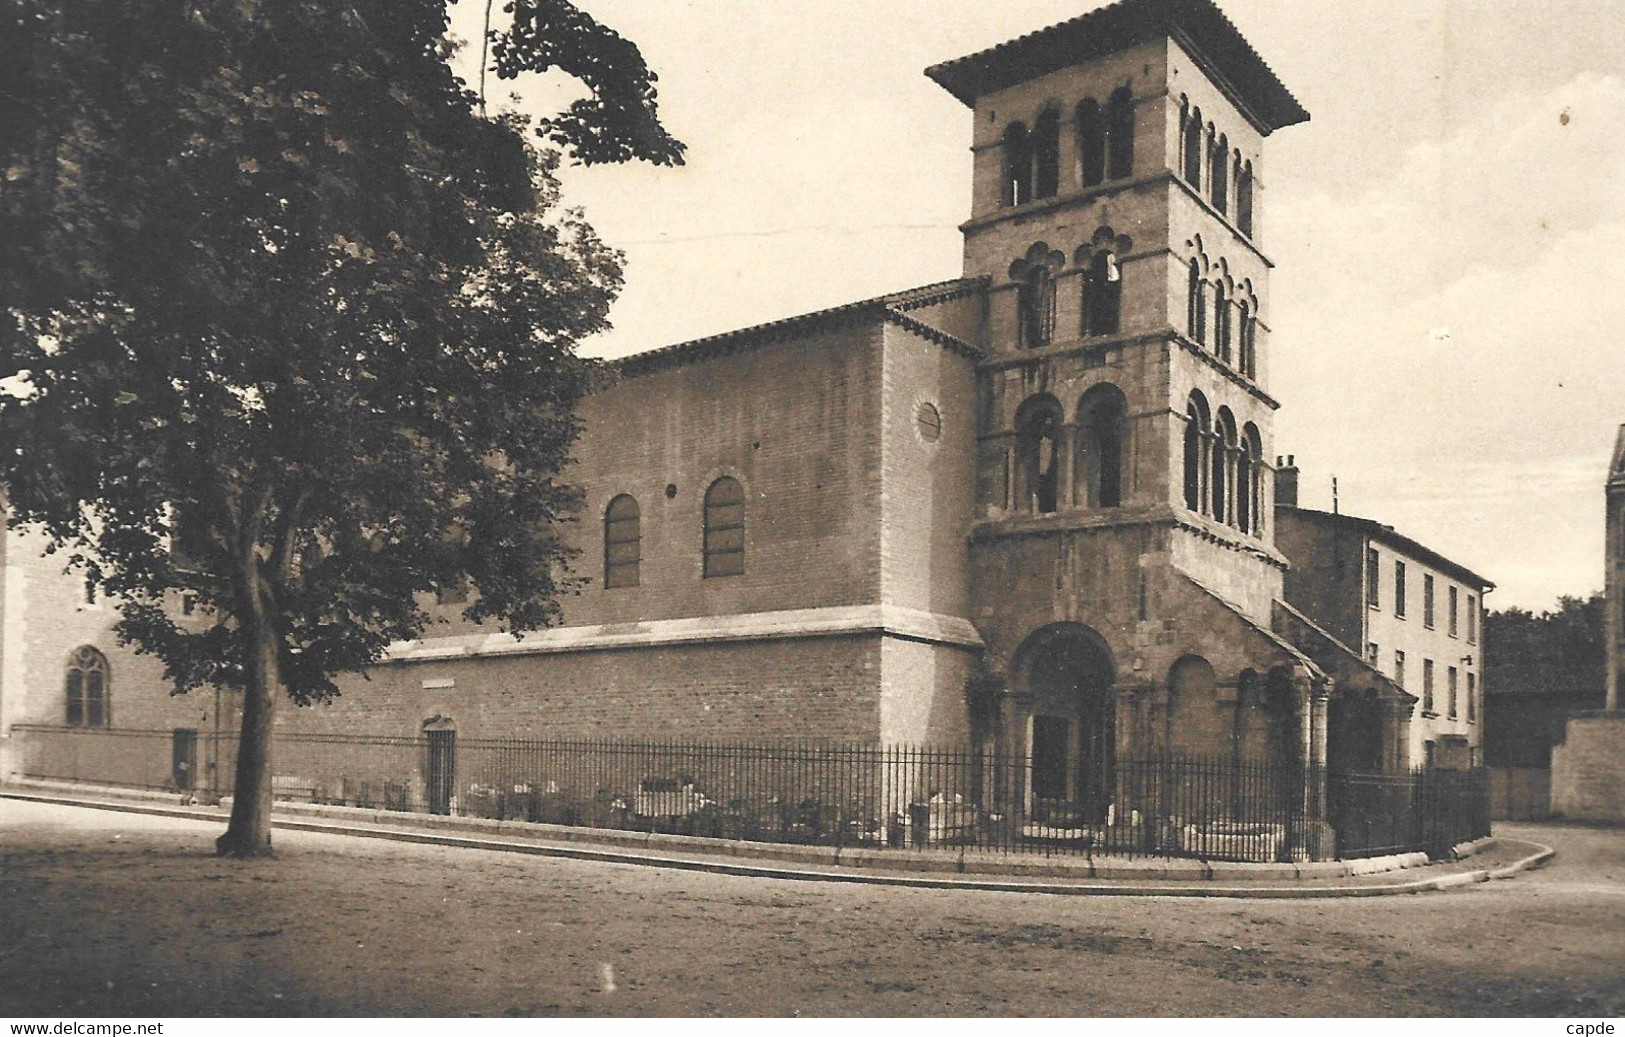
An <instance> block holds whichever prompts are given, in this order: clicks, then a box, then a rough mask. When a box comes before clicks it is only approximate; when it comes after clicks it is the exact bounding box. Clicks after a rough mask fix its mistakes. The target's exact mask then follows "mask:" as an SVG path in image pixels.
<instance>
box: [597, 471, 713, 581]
mask: <svg viewBox="0 0 1625 1037" xmlns="http://www.w3.org/2000/svg"><path fill="white" fill-rule="evenodd" d="M713 488H714V487H713ZM641 537H642V529H641V523H640V520H639V515H638V502H637V498H635V497H633V496H632V495H631V494H629V493H623V494H621V495H620V496H619V497H616V498H615V499H614V500H612V501H610V502H609V507H608V508H607V509H606V510H605V511H604V586H605V587H606V588H610V587H636V586H637V585H638V563H639V562H640V561H642V558H643V548H642V543H641Z"/></svg>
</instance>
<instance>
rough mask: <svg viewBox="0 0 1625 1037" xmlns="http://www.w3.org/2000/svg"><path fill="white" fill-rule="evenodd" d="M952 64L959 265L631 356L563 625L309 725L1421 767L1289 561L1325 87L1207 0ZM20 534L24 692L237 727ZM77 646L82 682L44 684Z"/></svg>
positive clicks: (595, 469)
mask: <svg viewBox="0 0 1625 1037" xmlns="http://www.w3.org/2000/svg"><path fill="white" fill-rule="evenodd" d="M926 75H928V76H929V77H930V78H931V79H932V80H934V81H935V82H936V83H938V84H939V85H940V86H941V87H942V88H943V89H945V90H947V91H948V92H949V93H950V94H951V95H952V96H953V97H955V98H956V99H958V100H959V101H960V102H962V103H963V104H964V105H965V107H966V111H967V118H966V128H967V129H968V130H969V140H968V143H969V144H970V153H971V161H970V168H969V169H968V170H967V173H968V175H969V176H970V177H971V178H972V184H973V201H972V208H971V211H970V213H969V214H968V218H967V219H966V220H965V222H964V223H963V225H962V230H963V234H964V258H963V271H962V275H961V276H960V277H959V278H957V279H954V280H951V281H946V282H943V283H940V284H933V285H928V286H924V287H921V288H916V289H913V290H908V291H901V292H897V293H895V294H891V295H886V296H881V297H878V298H874V299H868V300H864V301H860V302H854V303H851V304H848V305H844V306H839V307H835V308H833V309H829V310H824V311H821V312H818V313H812V314H807V315H804V316H800V317H795V318H791V319H787V320H780V321H775V322H772V323H769V324H764V325H761V326H757V327H751V328H745V329H741V330H737V331H732V332H728V333H726V334H721V335H716V336H712V337H709V338H705V339H701V340H698V341H693V342H688V343H684V344H681V345H676V346H671V347H668V348H665V349H658V350H654V351H652V352H646V353H642V354H638V355H635V356H631V357H628V358H626V359H624V360H621V361H618V362H617V363H616V364H615V365H614V366H615V367H616V369H617V373H618V378H617V380H616V382H615V384H614V385H612V386H611V387H609V388H606V389H604V390H602V391H600V392H598V393H596V394H594V395H593V396H591V397H589V398H588V399H587V400H586V401H585V402H584V404H583V405H582V408H581V411H580V416H581V418H582V420H583V423H584V433H583V435H582V437H581V439H580V442H579V444H578V447H577V450H576V461H577V463H576V464H575V465H574V466H573V467H572V468H571V469H569V471H568V472H567V473H566V475H565V478H567V479H568V480H569V481H571V482H572V483H574V484H576V485H578V486H580V487H581V488H582V489H583V491H584V494H585V503H584V507H583V509H582V513H581V515H580V518H579V521H578V524H577V526H576V527H575V530H574V535H575V544H576V546H577V547H578V548H579V549H580V551H581V554H580V556H579V559H578V562H577V572H578V574H580V575H583V576H585V577H588V578H589V582H588V585H587V586H586V587H585V588H584V589H582V590H581V592H580V593H579V594H578V595H576V596H574V597H572V598H570V599H568V600H567V601H566V602H565V609H564V615H565V622H564V625H562V626H560V627H557V628H554V629H550V630H546V631H542V632H538V633H534V634H531V635H528V636H526V637H525V638H523V639H522V640H515V639H514V638H512V637H510V636H508V635H505V634H500V633H497V632H494V631H490V630H483V629H481V628H478V627H473V626H471V625H468V624H466V623H464V622H463V621H462V620H461V619H460V618H459V614H460V612H461V610H462V608H463V607H464V603H463V602H459V601H456V600H451V599H455V598H456V597H458V595H456V594H451V595H447V596H446V597H445V599H444V600H442V602H441V603H440V604H439V605H437V606H436V608H435V613H436V617H437V622H436V625H435V626H434V627H433V628H432V630H431V631H430V632H429V634H428V635H426V636H425V637H424V638H423V639H422V640H420V641H416V642H412V643H408V644H399V645H396V646H394V647H393V648H392V650H391V653H390V657H389V659H388V660H387V661H386V662H384V663H383V664H381V665H379V666H377V667H375V668H374V669H373V671H372V672H371V673H370V674H369V675H368V676H367V678H366V679H365V680H363V679H361V678H355V679H352V680H349V681H348V682H347V683H346V684H345V685H344V687H345V689H346V694H344V695H343V696H342V697H341V698H340V699H339V700H338V701H337V702H335V703H334V704H332V705H329V706H323V707H316V708H312V709H296V708H291V707H285V708H283V709H281V710H280V711H279V716H278V723H279V725H280V726H281V727H282V728H283V729H285V730H288V731H299V732H345V733H351V734H354V733H376V734H379V735H390V736H411V737H417V736H419V735H420V733H421V732H422V731H424V730H426V729H435V730H439V729H444V728H446V727H447V726H448V725H450V726H451V727H452V728H453V729H455V730H456V731H457V732H458V734H459V737H472V738H490V737H506V736H513V735H519V736H526V737H543V736H548V737H553V736H557V737H582V738H629V739H660V738H693V739H705V740H710V741H715V742H748V743H762V742H772V741H774V740H782V739H786V738H797V739H816V740H826V741H830V742H842V743H856V744H870V745H884V744H894V743H910V744H929V745H936V746H944V747H952V748H961V749H975V750H982V751H989V752H992V751H1000V752H1007V753H1014V754H1017V755H1022V756H1027V757H1029V758H1030V760H1031V782H1032V794H1033V795H1034V796H1038V797H1052V798H1064V799H1067V800H1071V801H1074V802H1079V803H1083V804H1086V805H1088V804H1094V807H1093V808H1091V809H1095V810H1096V811H1097V812H1099V811H1104V809H1105V804H1106V802H1107V800H1108V799H1109V798H1110V796H1111V791H1110V790H1111V787H1112V774H1113V768H1114V766H1115V761H1117V760H1119V759H1135V758H1152V757H1161V756H1181V757H1200V758H1210V759H1221V760H1233V761H1236V762H1285V763H1293V764H1308V765H1314V764H1324V763H1326V762H1327V761H1328V759H1332V758H1335V757H1336V755H1337V753H1338V751H1339V750H1338V748H1337V746H1335V745H1329V744H1328V739H1329V737H1332V738H1333V739H1334V740H1335V738H1336V737H1338V735H1337V734H1336V733H1339V732H1343V733H1346V737H1348V738H1349V739H1351V743H1350V744H1353V743H1355V742H1357V743H1358V744H1359V745H1360V746H1362V747H1363V748H1362V749H1361V752H1363V753H1364V754H1365V757H1364V763H1365V764H1366V765H1367V766H1369V767H1371V768H1372V769H1376V770H1382V771H1387V772H1390V773H1398V772H1403V771H1404V770H1406V769H1407V768H1408V767H1410V766H1412V765H1414V764H1418V763H1420V762H1421V761H1420V760H1416V759H1414V758H1413V753H1412V751H1411V746H1410V744H1409V735H1408V733H1407V729H1406V727H1405V724H1406V723H1407V722H1408V720H1409V717H1410V714H1411V711H1412V709H1413V707H1414V705H1415V703H1416V698H1415V697H1414V696H1412V695H1409V694H1407V693H1406V692H1405V691H1404V690H1403V689H1402V688H1401V687H1400V686H1399V684H1398V683H1396V682H1395V681H1394V680H1393V679H1391V678H1390V677H1388V676H1385V675H1384V673H1383V672H1382V670H1381V668H1379V667H1377V666H1374V665H1372V664H1371V662H1370V661H1368V660H1367V659H1366V658H1365V657H1364V655H1363V652H1362V650H1361V649H1362V646H1360V645H1357V644H1356V645H1352V646H1351V645H1348V644H1345V643H1344V641H1342V640H1340V639H1339V638H1338V637H1336V636H1334V635H1333V634H1332V633H1329V632H1328V630H1327V629H1326V626H1325V624H1323V623H1321V622H1318V621H1317V619H1316V617H1314V616H1312V615H1306V614H1305V613H1304V612H1303V611H1300V610H1299V609H1298V608H1294V607H1293V606H1292V605H1289V604H1288V597H1287V594H1286V591H1285V589H1284V581H1285V579H1286V576H1287V572H1288V570H1289V568H1290V563H1289V561H1288V558H1287V556H1286V555H1284V554H1283V553H1282V550H1281V547H1280V546H1279V545H1278V543H1277V535H1276V534H1277V522H1276V512H1275V507H1276V504H1275V502H1276V494H1275V480H1276V478H1277V472H1276V465H1275V464H1274V463H1272V459H1273V458H1275V457H1276V454H1275V450H1276V446H1275V442H1274V429H1273V423H1274V416H1275V413H1276V411H1277V409H1278V408H1279V407H1280V405H1281V404H1280V402H1279V401H1277V399H1276V398H1275V396H1274V395H1272V392H1271V388H1270V377H1269V372H1270V361H1271V351H1272V348H1273V343H1272V341H1271V335H1270V322H1271V299H1270V290H1269V289H1270V285H1269V276H1270V270H1271V267H1272V265H1273V264H1272V263H1271V260H1270V257H1269V251H1268V234H1267V232H1268V186H1269V176H1268V168H1269V167H1268V163H1267V158H1266V156H1265V154H1264V145H1265V141H1266V139H1267V138H1269V137H1270V135H1271V134H1273V133H1275V132H1277V131H1280V130H1287V129H1289V128H1291V127H1292V126H1294V125H1296V124H1298V123H1301V122H1304V121H1305V120H1307V119H1308V118H1309V115H1308V113H1307V112H1306V111H1305V110H1304V109H1303V107H1302V106H1301V105H1300V104H1299V103H1298V101H1297V100H1296V99H1295V98H1294V97H1293V95H1292V94H1291V93H1290V92H1289V91H1288V90H1287V88H1286V87H1285V86H1284V85H1283V84H1282V83H1281V81H1280V80H1279V79H1278V78H1277V77H1276V75H1275V73H1274V72H1272V71H1271V69H1270V67H1269V66H1268V65H1267V64H1266V63H1265V62H1264V60H1263V59H1262V58H1261V57H1260V56H1259V55H1258V54H1257V53H1256V52H1255V51H1254V50H1253V48H1252V47H1251V46H1250V45H1249V44H1248V42H1247V41H1246V40H1245V39H1244V38H1243V37H1242V36H1241V34H1240V33H1239V32H1238V31H1237V29H1236V27H1235V26H1234V25H1232V24H1231V22H1230V21H1229V20H1228V19H1227V18H1226V17H1225V16H1224V14H1223V13H1221V11H1220V10H1219V9H1218V7H1216V6H1215V5H1214V4H1213V3H1212V2H1210V0H1121V2H1118V3H1114V4H1112V5H1110V6H1106V7H1102V8H1100V9H1098V10H1095V11H1093V12H1091V13H1088V14H1085V15H1082V16H1081V17H1077V18H1074V19H1072V20H1070V21H1067V22H1063V23H1061V24H1058V25H1054V26H1051V27H1049V28H1046V29H1042V30H1040V31H1037V32H1033V33H1030V34H1028V35H1026V36H1023V37H1021V38H1019V39H1017V40H1014V41H1011V42H1008V43H1004V44H1001V45H999V46H997V47H994V48H992V49H990V50H986V51H982V52H980V53H976V54H971V55H969V56H966V57H962V58H959V59H957V60H953V61H947V62H944V63H942V64H939V65H935V66H933V67H931V68H929V69H927V70H926ZM1288 348H1290V346H1288ZM1296 402H1297V403H1299V404H1300V405H1313V403H1314V401H1296ZM13 546H14V549H13V550H12V551H11V552H10V554H9V555H8V558H7V563H6V570H5V572H6V580H7V583H6V591H5V594H4V596H3V601H4V607H5V609H6V610H7V611H6V613H5V614H4V616H3V617H0V629H3V631H4V636H3V637H0V673H3V674H4V675H5V684H4V686H3V687H0V694H3V699H4V701H5V703H6V704H5V706H4V716H3V717H0V723H50V724H61V723H63V718H64V717H66V721H67V723H68V724H70V725H71V724H75V723H79V724H91V723H111V722H113V721H116V722H117V726H120V727H131V728H141V729H151V730H165V729H168V728H171V727H180V726H185V727H189V728H190V727H196V726H198V725H199V723H200V721H199V719H198V718H199V717H202V718H203V719H202V720H201V724H202V725H203V726H205V727H206V726H207V725H209V724H211V723H214V724H218V723H221V722H224V723H226V724H227V725H228V726H229V725H230V723H231V718H230V716H229V715H228V716H226V717H224V718H222V717H221V715H220V710H226V711H227V712H228V713H229V709H230V707H229V702H228V703H226V704H225V705H222V706H219V707H218V708H217V707H216V705H215V704H214V703H212V702H202V701H199V699H200V696H197V695H193V696H189V697H188V698H187V699H172V698H170V697H169V696H168V695H167V692H166V689H165V688H164V687H163V685H162V684H161V682H158V681H157V680H155V679H154V677H155V674H154V673H153V672H152V671H153V668H152V667H150V666H149V665H147V664H146V662H145V661H138V660H135V659H134V658H133V657H132V656H131V655H130V654H129V653H128V652H127V651H124V650H121V649H117V648H116V647H115V646H114V645H113V644H112V643H111V638H110V636H108V635H107V634H106V632H105V631H106V627H107V625H109V624H110V621H111V617H106V618H105V620H98V621H97V622H99V623H100V624H101V630H102V632H101V633H100V634H97V635H91V634H82V633H78V632H74V633H71V634H67V633H64V634H61V635H60V636H55V635H53V636H52V637H40V636H36V635H37V634H38V633H39V631H41V630H42V629H43V628H44V627H47V626H50V625H52V623H53V620H52V619H51V618H50V617H47V616H42V615H39V614H38V613H37V612H34V613H28V614H27V615H26V617H25V616H24V615H23V614H22V613H21V612H19V614H17V615H15V616H14V615H13V610H22V611H24V612H26V606H27V596H26V593H24V592H23V591H18V590H16V589H15V588H14V586H13V583H12V579H13V574H14V573H19V572H22V571H23V570H24V569H25V568H26V567H27V566H29V565H35V566H36V568H37V564H36V563H33V562H28V561H24V560H20V554H19V551H18V550H17V549H16V546H15V544H14V545H13ZM50 564H51V563H49V562H47V563H45V565H46V566H47V567H49V565H50ZM71 625H72V624H57V626H58V627H62V628H64V629H65V628H66V627H68V626H71ZM62 637H71V638H72V639H73V640H75V642H76V643H75V644H71V645H70V644H66V643H59V642H60V641H61V638H62ZM80 638H83V640H84V644H83V645H80V644H79V643H77V642H78V640H79V639H80ZM81 647H83V648H86V649H89V650H90V652H91V653H92V654H90V655H82V657H81V656H74V655H73V653H74V652H75V651H76V650H78V649H79V648H81ZM19 654H21V655H24V656H36V657H37V658H31V659H20V658H19V657H18V656H19ZM70 657H72V658H74V659H78V660H79V661H78V662H75V663H73V664H72V665H74V666H81V667H82V670H83V672H82V674H81V677H80V678H79V679H80V684H79V685H78V686H79V687H80V689H81V691H80V697H79V699H78V701H79V702H80V706H79V707H78V712H75V707H74V705H73V700H72V698H71V695H72V693H71V691H70V693H69V694H70V700H69V702H68V704H67V706H66V707H64V704H63V698H62V696H63V691H62V688H63V684H62V680H61V678H60V677H59V676H56V677H52V678H49V679H46V678H42V677H39V676H36V675H37V674H47V673H52V672H54V673H56V674H60V673H61V672H62V667H63V666H65V665H69V664H68V662H67V660H69V659H70ZM92 671H94V672H95V674H96V675H95V676H89V674H91V673H92ZM75 672H80V671H78V670H76V671H75ZM19 675H27V676H26V677H22V676H19ZM92 680H94V681H96V682H97V683H96V685H95V686H96V687H97V688H98V689H99V690H98V691H97V693H96V694H97V696H98V701H99V703H100V704H99V705H98V706H97V707H95V708H96V710H97V712H94V713H93V712H91V711H90V710H91V707H90V706H88V705H87V704H86V703H87V702H88V701H89V700H88V699H86V698H85V696H86V695H87V694H88V692H87V691H85V690H84V689H86V688H88V687H89V686H90V685H89V684H88V683H86V682H89V681H92ZM64 708H66V709H67V712H66V713H64ZM211 709H213V710H215V713H214V716H213V717H212V718H211V717H210V715H209V714H210V710H211ZM200 711H201V712H200ZM109 718H111V719H109ZM426 725H428V726H427V727H426ZM1329 732H1332V733H1333V735H1329ZM13 769H15V766H14V768H13ZM1307 770H1308V771H1309V772H1312V771H1313V768H1307Z"/></svg>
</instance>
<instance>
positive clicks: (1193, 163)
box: [1184, 108, 1202, 191]
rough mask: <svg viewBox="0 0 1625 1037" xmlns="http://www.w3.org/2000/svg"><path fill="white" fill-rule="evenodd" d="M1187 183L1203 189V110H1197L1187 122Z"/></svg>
mask: <svg viewBox="0 0 1625 1037" xmlns="http://www.w3.org/2000/svg"><path fill="white" fill-rule="evenodd" d="M1184 173H1185V182H1186V183H1188V184H1190V185H1191V186H1192V187H1194V188H1196V189H1197V190H1198V191H1200V190H1201V189H1202V109H1200V108H1195V109H1192V110H1191V112H1190V117H1189V118H1187V119H1186V120H1185V169H1184Z"/></svg>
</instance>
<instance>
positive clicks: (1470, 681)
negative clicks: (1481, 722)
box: [1467, 673, 1478, 724]
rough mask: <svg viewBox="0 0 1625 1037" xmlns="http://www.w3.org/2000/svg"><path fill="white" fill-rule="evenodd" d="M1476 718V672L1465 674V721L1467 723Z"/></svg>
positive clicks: (1472, 721) (1474, 720)
mask: <svg viewBox="0 0 1625 1037" xmlns="http://www.w3.org/2000/svg"><path fill="white" fill-rule="evenodd" d="M1477 720H1478V674H1476V673H1469V674H1468V675H1467V722H1468V723H1469V724H1471V723H1474V722H1476V721H1477Z"/></svg>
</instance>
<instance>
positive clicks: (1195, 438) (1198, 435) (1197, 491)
mask: <svg viewBox="0 0 1625 1037" xmlns="http://www.w3.org/2000/svg"><path fill="white" fill-rule="evenodd" d="M1207 441H1208V409H1207V400H1206V399H1205V398H1204V397H1203V396H1202V394H1201V393H1199V392H1195V391H1192V393H1191V395H1190V398H1189V399H1188V400H1187V401H1186V403H1185V507H1187V508H1189V509H1190V510H1191V511H1198V512H1200V511H1205V510H1207V509H1206V507H1205V506H1204V499H1205V496H1206V495H1205V494H1204V493H1203V492H1202V491H1203V488H1204V487H1203V483H1204V482H1205V481H1206V479H1205V474H1206V470H1207V466H1206V464H1205V463H1204V462H1205V459H1206V447H1207Z"/></svg>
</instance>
